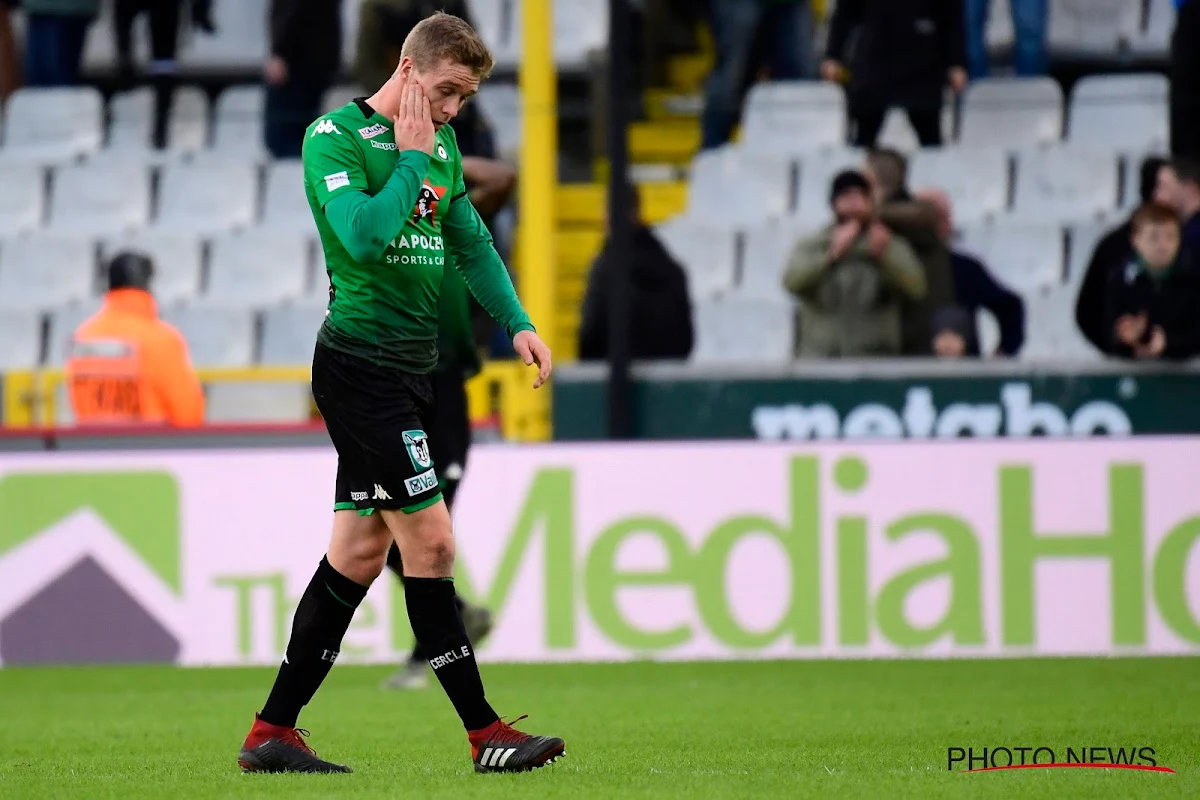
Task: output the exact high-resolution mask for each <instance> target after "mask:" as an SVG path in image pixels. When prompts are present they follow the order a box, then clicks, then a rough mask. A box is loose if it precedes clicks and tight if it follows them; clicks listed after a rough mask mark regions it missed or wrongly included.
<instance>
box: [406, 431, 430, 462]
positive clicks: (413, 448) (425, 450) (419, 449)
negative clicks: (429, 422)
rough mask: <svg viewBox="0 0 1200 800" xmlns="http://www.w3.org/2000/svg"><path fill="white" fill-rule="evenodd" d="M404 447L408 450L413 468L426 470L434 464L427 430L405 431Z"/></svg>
mask: <svg viewBox="0 0 1200 800" xmlns="http://www.w3.org/2000/svg"><path fill="white" fill-rule="evenodd" d="M404 448H405V449H406V450H408V459H409V460H410V461H412V465H413V469H418V470H426V469H429V468H430V467H432V466H433V456H432V455H431V454H430V452H429V437H428V436H426V435H425V431H405V432H404Z"/></svg>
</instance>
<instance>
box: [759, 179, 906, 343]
mask: <svg viewBox="0 0 1200 800" xmlns="http://www.w3.org/2000/svg"><path fill="white" fill-rule="evenodd" d="M829 203H830V206H831V207H832V209H833V216H834V221H833V223H832V224H831V225H830V226H829V227H828V228H827V229H826V230H824V231H823V232H821V233H818V234H816V235H815V236H809V237H806V238H804V239H801V240H800V242H798V243H797V244H796V247H795V248H794V249H793V251H792V254H791V257H790V259H789V260H788V265H787V272H786V273H785V275H784V279H783V285H784V287H785V288H786V289H787V290H788V291H789V292H791V293H792V294H793V295H795V296H796V297H798V298H800V300H801V302H802V303H803V306H804V307H803V310H802V312H801V314H800V343H799V347H798V350H797V355H798V356H799V357H801V358H856V357H859V356H895V355H900V354H901V353H902V352H903V343H904V342H903V333H902V326H901V316H902V313H903V309H902V302H903V300H905V299H908V300H916V299H918V298H920V297H921V296H922V295H924V294H925V274H924V270H922V269H921V262H920V261H919V260H918V259H917V254H916V253H915V252H913V249H912V248H911V247H910V246H909V244H908V242H906V241H904V239H903V238H901V237H899V236H896V235H894V234H893V233H892V232H891V231H889V230H888V228H887V227H886V226H885V225H883V224H882V223H881V222H879V220H878V219H876V218H875V201H874V200H873V199H872V193H871V184H870V182H869V181H868V180H867V178H866V176H865V175H863V174H862V173H861V172H858V171H855V170H847V171H845V172H842V173H840V174H838V176H837V177H836V178H834V179H833V186H832V188H831V190H830V195H829ZM929 347H930V345H929V343H928V341H927V342H926V349H929Z"/></svg>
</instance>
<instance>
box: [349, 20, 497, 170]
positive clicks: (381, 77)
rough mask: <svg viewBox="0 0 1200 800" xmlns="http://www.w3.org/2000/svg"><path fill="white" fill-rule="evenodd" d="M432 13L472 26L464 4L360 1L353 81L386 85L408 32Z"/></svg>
mask: <svg viewBox="0 0 1200 800" xmlns="http://www.w3.org/2000/svg"><path fill="white" fill-rule="evenodd" d="M435 11H444V12H445V13H447V14H453V15H454V16H456V17H458V18H459V19H464V20H466V21H467V22H468V23H470V24H471V26H472V27H474V25H475V22H474V20H472V19H471V16H470V12H469V11H468V9H467V3H466V0H363V2H362V7H361V9H360V10H359V15H358V36H357V40H356V42H355V47H354V79H355V80H356V81H357V82H358V85H359V86H382V85H383V84H385V83H387V80H388V78H390V77H392V73H393V72H395V71H396V65H397V64H399V63H400V48H401V46H402V45H403V44H404V40H405V38H407V37H408V32H409V31H411V30H412V29H413V27H414V26H415V25H416V24H417V23H418V22H420V21H421V20H423V19H425V18H426V17H428V16H430V15H431V14H433V13H434V12H435ZM518 22H519V21H518ZM514 24H517V23H514ZM455 132H456V133H457V132H458V128H457V126H455ZM464 153H465V151H464Z"/></svg>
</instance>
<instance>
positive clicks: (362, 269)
mask: <svg viewBox="0 0 1200 800" xmlns="http://www.w3.org/2000/svg"><path fill="white" fill-rule="evenodd" d="M491 67H492V56H491V54H490V53H489V52H488V50H487V47H486V46H485V45H484V44H483V42H482V41H481V40H480V39H479V37H478V35H476V33H475V32H474V31H473V30H472V29H471V27H470V26H469V25H467V24H466V23H465V22H463V21H462V20H461V19H459V18H458V17H453V16H449V15H447V14H434V15H433V16H431V17H428V18H427V19H425V20H423V21H422V22H421V23H419V24H418V25H417V26H416V27H415V28H414V29H413V31H412V33H410V34H409V36H408V38H407V39H406V40H405V42H404V46H403V48H402V50H401V59H400V63H399V65H398V66H397V68H396V72H395V73H394V74H393V75H392V77H391V78H390V79H389V80H388V81H387V83H385V84H384V85H383V87H382V88H381V89H379V91H377V92H376V93H375V94H374V95H372V96H371V97H369V98H365V99H359V100H355V101H353V102H351V103H348V104H347V105H346V106H345V107H343V108H341V109H338V110H336V111H333V112H331V113H329V114H326V115H325V116H324V117H322V118H320V119H318V120H316V121H315V122H314V123H313V124H312V125H311V126H310V127H309V129H308V131H307V132H306V133H305V141H304V154H303V160H304V182H305V188H306V190H307V194H308V201H309V206H310V208H311V209H312V212H313V217H314V218H315V220H316V224H317V231H318V233H319V234H320V237H321V244H322V247H323V248H324V251H325V263H326V267H327V270H328V272H329V280H330V290H329V293H330V300H329V311H328V313H327V315H326V317H325V323H324V325H323V326H322V327H321V330H320V332H319V333H318V335H317V345H316V349H315V352H314V354H313V365H312V390H313V397H314V399H315V400H316V402H317V407H318V408H319V409H320V411H321V414H322V416H323V417H324V418H325V423H326V427H327V428H328V431H329V435H330V438H331V439H332V440H333V444H334V447H335V448H336V450H337V453H338V474H337V479H336V486H335V490H334V493H335V494H334V500H335V504H334V509H335V513H334V522H333V535H332V537H331V540H330V544H329V549H328V552H327V553H326V555H325V557H324V558H323V559H321V562H320V564H319V565H318V566H317V570H316V573H315V574H314V575H313V578H312V580H311V581H310V583H309V584H308V587H307V588H306V589H305V590H304V594H303V595H302V596H301V598H300V603H299V605H298V606H297V608H296V613H295V616H294V618H293V620H292V633H291V638H290V640H289V641H288V646H287V651H286V653H285V655H284V658H283V663H282V664H281V665H280V667H279V673H278V675H277V677H276V679H275V684H274V686H272V688H271V692H270V695H269V696H268V697H267V701H266V704H265V705H264V706H263V708H262V710H261V712H259V713H258V714H257V715H256V716H255V721H254V725H253V727H252V728H251V729H250V733H249V734H248V735H247V737H246V740H245V743H244V744H243V746H242V749H241V751H240V753H239V754H238V763H239V764H240V765H241V767H242V769H243V770H246V771H258V772H349V771H350V769H349V767H346V766H342V765H340V764H335V763H332V762H329V761H325V760H323V759H321V758H319V757H318V756H317V754H316V753H315V752H314V751H313V750H312V749H311V748H310V747H309V746H308V745H307V744H306V743H305V741H304V740H303V739H302V738H301V732H300V731H299V730H297V728H296V722H297V719H298V717H299V715H300V710H301V709H302V708H303V707H304V706H305V705H306V704H307V703H308V702H309V700H311V699H312V697H313V695H314V694H316V691H317V689H318V688H319V687H320V685H321V682H322V681H323V680H324V679H325V676H326V675H328V674H329V670H330V669H331V668H332V667H333V663H334V661H335V660H336V659H337V656H338V650H339V649H340V647H341V642H342V637H343V636H344V635H345V633H346V629H347V628H348V627H349V625H350V620H351V618H352V617H353V615H354V610H355V609H356V608H357V607H358V605H359V603H361V602H362V599H363V597H364V596H365V595H366V593H367V588H368V587H369V586H370V585H371V583H372V581H374V580H375V578H377V577H378V576H379V575H380V573H381V572H382V571H383V568H384V563H385V561H386V558H387V553H388V548H389V546H390V544H391V543H392V541H393V540H394V541H395V542H396V545H397V547H398V548H399V550H400V554H401V557H402V559H403V563H404V596H405V602H406V604H407V607H408V618H409V622H410V623H411V625H412V630H413V633H414V634H415V636H416V639H417V641H418V642H420V644H421V647H422V648H423V650H424V651H425V653H427V654H428V656H429V664H430V666H431V667H432V668H433V671H434V675H435V676H436V677H437V679H438V681H439V683H440V684H441V686H442V689H443V690H444V691H445V692H446V694H447V695H448V696H449V698H450V702H451V703H452V704H453V706H454V709H455V711H457V712H458V715H459V717H460V718H461V720H462V723H463V726H464V727H465V728H466V730H467V738H468V741H469V743H470V747H471V758H472V761H473V762H474V765H475V770H476V771H477V772H521V771H525V770H528V769H533V768H535V767H540V766H543V765H545V764H547V763H549V762H551V761H553V760H555V759H556V758H558V757H559V756H561V755H562V754H563V752H564V748H565V746H564V743H563V740H562V739H559V738H554V737H545V736H530V735H528V734H526V733H523V732H521V731H519V730H517V729H516V728H514V727H512V726H511V725H509V724H507V723H505V722H504V721H502V720H501V719H500V718H499V716H498V715H497V714H496V712H495V711H493V710H492V707H491V706H490V705H489V704H488V701H487V698H486V697H485V694H484V689H483V681H482V680H481V678H480V675H479V667H478V665H477V664H476V662H475V654H474V652H473V650H472V647H471V645H470V643H469V641H468V639H467V634H466V631H465V630H464V628H463V622H462V618H461V617H460V616H459V614H458V611H457V609H456V608H455V604H454V595H455V592H454V582H453V579H452V576H453V574H454V538H453V536H452V534H451V526H450V515H449V512H448V511H447V510H446V504H445V502H444V501H443V499H442V494H441V490H440V489H439V487H438V479H437V476H436V473H435V471H434V463H433V458H432V456H431V455H430V442H429V439H428V437H427V435H426V433H425V427H426V420H428V419H429V418H430V414H431V408H432V404H433V402H434V397H433V391H432V388H431V378H430V375H429V373H430V372H431V371H432V370H433V369H434V367H435V366H436V364H437V360H438V357H437V346H436V339H437V327H438V292H439V288H440V286H441V282H442V275H443V268H448V269H457V270H458V271H459V272H460V274H461V275H462V276H463V278H464V280H465V281H466V283H467V286H468V287H469V288H470V291H471V293H472V294H473V295H474V296H475V297H476V298H477V299H478V300H479V302H480V304H481V305H482V306H483V308H484V309H485V310H487V312H488V314H490V315H491V316H492V317H493V318H494V319H495V320H496V321H497V322H499V323H500V324H501V325H502V326H503V327H504V328H505V329H506V330H507V331H508V334H509V336H510V337H511V338H512V341H513V348H514V349H515V350H516V352H517V353H518V355H519V356H520V357H521V358H522V360H523V361H524V362H525V363H526V364H529V365H534V364H536V365H537V368H538V374H537V378H536V379H535V381H534V387H535V388H536V387H540V386H542V385H543V384H544V383H545V382H546V380H547V379H548V378H549V377H550V371H551V360H550V349H549V348H548V347H546V345H545V343H544V342H542V340H541V339H540V338H539V337H538V335H537V333H536V332H535V330H534V328H533V325H532V324H531V323H530V321H529V317H528V315H526V313H525V311H524V310H523V309H522V307H521V304H520V302H519V301H518V300H517V296H516V292H515V291H514V290H513V286H512V282H511V281H510V280H509V277H508V272H507V270H505V268H504V264H503V262H502V261H501V260H500V257H499V255H498V254H497V253H496V251H495V248H494V247H493V246H492V242H491V237H490V236H489V235H488V234H487V231H486V229H485V227H484V225H483V223H482V222H481V221H480V218H479V215H478V213H476V211H475V209H474V208H473V207H472V205H471V202H470V199H469V198H468V196H467V192H466V189H465V187H464V183H463V176H462V159H461V155H460V153H459V150H458V146H457V143H456V141H455V136H454V131H453V129H452V128H451V127H450V125H448V124H447V123H448V122H449V121H450V120H451V119H453V117H454V116H455V115H456V114H457V113H458V111H459V109H460V108H461V107H462V104H463V103H464V102H465V101H466V100H467V99H468V98H469V97H470V96H471V95H473V94H475V92H476V90H477V89H478V87H479V83H480V81H481V80H483V79H484V78H485V77H486V76H487V75H488V73H489V72H490V70H491ZM447 262H449V263H447ZM367 508H373V509H375V513H371V514H359V513H358V511H359V510H360V509H367Z"/></svg>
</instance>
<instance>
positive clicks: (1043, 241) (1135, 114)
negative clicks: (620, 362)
mask: <svg viewBox="0 0 1200 800" xmlns="http://www.w3.org/2000/svg"><path fill="white" fill-rule="evenodd" d="M630 6H631V10H632V13H633V21H634V29H633V41H634V46H633V48H632V49H631V52H630V53H629V54H628V57H629V59H630V62H631V69H630V74H631V75H632V80H631V85H630V86H629V87H628V91H627V92H625V93H624V94H623V96H624V97H626V98H627V99H628V103H629V109H628V110H629V113H630V114H632V119H633V122H632V123H631V125H630V126H629V131H628V143H629V158H630V163H631V168H630V171H629V180H628V182H627V187H626V190H625V197H624V198H623V202H622V207H624V208H627V209H628V213H629V215H630V217H631V218H632V219H633V220H634V222H635V230H634V236H633V240H632V251H631V253H630V257H629V259H628V260H629V268H630V278H631V287H630V293H629V296H628V298H627V302H628V304H629V307H630V312H629V322H630V325H631V341H632V343H633V352H632V356H633V358H634V359H635V360H637V361H648V360H669V361H681V362H686V363H688V364H691V365H694V366H695V367H696V368H697V369H707V370H712V369H720V368H721V365H728V364H744V363H747V362H749V363H755V364H768V365H778V364H785V363H792V362H796V361H798V360H804V361H807V360H811V359H820V360H829V359H845V360H855V359H865V358H871V359H878V358H888V359H904V358H907V359H921V358H925V359H1013V360H1017V361H1018V362H1046V363H1054V364H1076V363H1089V362H1100V361H1101V360H1103V359H1134V360H1143V361H1164V360H1166V361H1184V360H1187V359H1190V358H1192V357H1193V356H1195V355H1197V354H1198V353H1200V261H1198V258H1200V253H1198V251H1197V248H1198V247H1200V50H1198V49H1197V48H1196V46H1195V44H1196V43H1197V41H1198V40H1200V0H990V2H989V0H824V1H823V2H822V1H821V0H704V1H703V2H694V1H693V0H630ZM553 8H554V17H553V23H552V27H551V31H552V35H553V37H554V48H553V53H554V65H553V66H554V72H555V75H554V77H555V87H556V108H555V113H556V115H557V123H556V130H557V143H558V145H557V152H555V153H550V154H543V156H544V157H546V158H549V159H551V160H552V162H553V167H554V170H555V174H556V176H557V178H556V180H557V183H556V186H555V188H554V197H553V199H552V201H551V202H550V203H548V205H547V207H548V208H550V209H552V210H553V214H554V216H555V218H554V219H553V220H550V221H549V223H548V227H547V230H548V231H549V232H550V233H549V235H550V236H552V237H553V243H554V247H553V250H552V252H553V253H554V256H553V258H552V263H548V264H546V263H540V262H537V263H534V262H533V260H532V259H531V260H530V261H529V263H527V262H526V261H524V260H522V256H521V253H520V252H519V248H517V247H515V244H516V242H517V241H518V236H517V233H516V232H517V231H518V230H520V227H521V226H522V225H525V224H530V223H529V221H528V220H527V219H526V218H525V217H524V216H523V214H522V210H521V209H520V208H519V207H518V204H517V202H516V200H517V197H518V194H517V192H516V191H515V189H516V187H517V186H518V185H519V181H520V176H521V174H522V166H523V165H522V164H521V158H522V157H523V151H522V113H523V106H522V102H521V91H522V86H523V76H522V74H521V70H522V69H525V68H526V67H523V66H522V63H523V47H522V38H521V37H522V31H523V30H524V29H525V28H524V25H523V18H522V10H521V3H520V0H438V1H437V2H434V1H433V0H190V1H188V0H15V1H14V0H0V99H2V100H3V106H2V112H0V113H2V117H0V119H2V123H0V124H2V130H3V138H2V139H0V184H2V185H3V191H2V192H0V371H5V372H8V373H28V374H38V373H42V372H46V373H47V374H52V373H53V372H54V371H55V370H58V369H60V368H61V367H62V366H63V364H64V361H65V360H66V359H67V357H68V353H69V351H68V344H69V342H70V340H71V337H72V335H73V333H74V331H75V330H76V329H77V328H78V327H79V325H80V324H82V323H83V322H84V321H85V320H87V319H88V318H90V317H91V316H92V315H93V314H95V313H96V311H97V309H98V308H100V304H101V302H102V298H103V295H104V294H105V293H106V292H108V291H110V290H113V289H119V288H128V286H127V285H126V284H122V283H121V281H122V280H126V279H127V277H128V276H127V274H126V273H124V272H121V271H120V270H117V271H116V272H114V271H112V270H110V269H109V262H110V260H111V259H112V257H113V256H114V255H116V254H118V253H130V252H132V253H137V254H140V255H142V256H144V257H145V258H146V259H148V260H149V261H150V262H152V269H151V270H150V272H151V273H152V275H153V278H152V279H148V280H147V281H146V282H145V283H146V288H147V289H148V290H149V292H150V293H151V294H152V295H153V298H154V301H155V305H154V308H155V310H154V312H153V313H154V314H156V315H161V317H162V319H163V320H165V321H168V322H169V323H170V324H171V325H173V326H174V327H175V328H176V329H178V330H179V331H180V332H181V334H182V336H183V338H184V340H185V341H186V343H187V346H188V350H189V352H190V359H191V361H192V362H194V363H195V364H196V366H197V367H200V368H201V371H202V373H204V372H205V371H206V370H207V371H208V373H209V376H208V377H206V378H205V381H204V384H205V391H206V393H207V396H208V403H207V410H206V419H207V420H208V421H210V422H221V421H247V420H258V421H264V420H270V421H297V420H303V419H307V418H309V416H310V415H311V407H310V406H309V402H308V398H307V395H306V394H305V390H304V387H303V385H302V384H303V381H302V380H301V381H299V382H295V381H293V383H294V384H296V385H290V384H289V383H288V382H287V381H280V382H271V383H261V384H256V385H254V386H250V385H248V384H247V383H246V381H245V380H244V379H246V378H247V376H248V377H249V378H250V379H253V378H254V377H255V376H256V375H257V376H258V377H260V378H261V377H262V375H263V374H265V373H263V372H262V370H264V369H269V368H272V367H292V368H302V367H304V366H305V365H306V364H307V363H308V360H309V358H310V357H311V347H312V343H313V335H314V333H315V329H316V327H317V326H318V325H319V321H320V319H321V316H322V313H323V302H324V298H325V294H326V289H327V281H326V278H325V274H324V266H323V264H321V263H320V258H321V257H320V253H319V250H318V249H317V248H316V246H315V229H314V228H313V226H312V223H311V219H310V216H309V211H308V208H307V205H306V202H305V198H304V193H303V189H302V185H301V178H300V172H301V171H300V167H299V164H298V161H297V159H298V157H299V155H300V148H301V146H302V143H303V134H304V130H305V128H306V127H307V125H308V124H309V123H310V122H311V121H312V120H313V119H314V118H315V117H317V116H318V115H319V114H321V113H323V112H324V111H327V110H330V109H332V108H334V107H337V106H339V105H341V104H343V103H345V102H347V101H348V100H350V99H351V98H353V97H356V96H361V95H365V94H369V93H370V92H371V91H373V90H374V89H375V88H376V87H378V86H379V85H380V84H382V83H383V82H384V81H385V80H386V79H387V77H388V76H389V75H390V74H391V71H392V69H393V68H394V66H395V64H396V62H397V61H398V58H399V49H400V45H401V43H402V42H403V40H404V37H405V36H406V34H407V32H408V31H409V30H410V29H411V27H412V26H413V25H414V24H415V23H416V21H418V20H419V19H421V18H422V17H423V16H425V15H426V14H428V13H430V12H432V11H433V10H437V9H442V10H446V11H448V12H450V13H454V14H457V15H459V16H462V17H465V18H467V19H468V20H470V21H471V22H472V24H474V25H475V26H476V28H477V29H478V30H479V31H480V32H481V33H482V34H483V36H484V37H485V39H486V40H487V41H488V42H489V44H490V45H491V47H492V48H493V51H494V52H495V54H496V56H497V62H498V67H497V70H496V74H495V75H494V77H493V79H492V80H491V81H489V82H488V83H487V84H486V85H485V86H484V87H483V89H482V90H481V92H480V94H479V96H478V100H477V102H475V103H473V104H470V105H469V106H468V107H467V110H466V111H465V112H464V113H463V114H462V115H461V116H460V117H459V118H458V119H457V120H455V122H454V126H455V129H456V132H457V136H458V140H459V142H460V144H461V146H462V150H463V152H464V155H465V156H467V157H470V158H474V159H478V163H477V165H476V166H477V167H478V169H477V170H475V174H474V180H473V187H472V188H473V191H477V194H476V200H477V203H478V204H480V205H481V207H482V210H483V211H484V213H485V216H486V220H487V222H488V224H489V227H490V228H491V229H492V231H493V235H494V236H495V238H496V241H497V244H498V248H499V249H500V251H501V253H502V254H503V255H504V256H505V258H506V260H507V261H508V262H509V263H510V268H511V269H512V271H513V274H514V278H515V280H516V282H517V283H518V288H521V287H522V286H523V285H526V286H527V285H529V284H530V283H531V282H537V284H538V285H539V286H540V287H542V289H543V290H544V291H546V292H548V293H549V296H550V297H551V298H552V309H553V320H550V321H548V322H547V325H546V326H547V327H548V328H549V329H550V330H551V331H552V334H551V335H550V344H551V346H552V347H553V348H554V349H555V353H556V356H557V358H556V360H558V361H561V362H567V363H569V362H571V361H574V360H580V361H585V362H586V361H603V360H605V359H606V357H607V353H608V343H609V339H610V335H609V334H610V332H609V330H608V324H609V320H610V313H609V309H610V301H611V295H612V274H613V265H612V263H611V258H610V256H609V253H608V251H609V248H608V243H607V235H606V226H607V218H606V217H607V214H606V209H607V205H606V199H605V198H606V190H605V187H606V185H607V179H608V164H607V161H606V158H605V153H606V142H605V136H606V133H605V131H606V128H605V119H606V116H607V112H608V107H609V103H610V97H611V96H614V94H613V93H612V92H611V91H610V89H611V87H609V86H607V85H606V81H607V80H608V72H607V69H606V66H607V59H608V58H609V57H610V56H611V55H612V54H611V53H610V52H609V51H608V50H607V49H606V43H607V39H608V22H609V21H608V4H607V3H606V2H598V1H597V0H555V2H554V3H553ZM469 177H470V176H469ZM116 273H120V275H119V276H118V278H117V279H114V278H113V277H112V276H113V274H116ZM118 284H120V285H118ZM477 316H478V315H477ZM477 344H478V345H479V347H480V350H481V352H482V353H484V354H485V355H486V356H487V358H489V359H491V360H492V361H496V360H502V359H505V358H509V357H510V355H511V354H510V352H509V348H508V346H507V343H506V342H504V341H503V336H502V335H499V334H498V332H497V331H496V330H495V328H494V326H491V325H489V324H488V322H487V321H486V320H484V319H482V318H481V319H480V322H479V325H478V330H477ZM220 370H225V371H226V372H225V374H224V376H222V374H220V373H219V371H220ZM239 370H240V371H241V372H238V371H239ZM256 370H257V371H258V372H257V373H256V372H255V371H256ZM301 377H303V376H301ZM28 386H33V387H35V388H36V382H34V383H30V384H28ZM21 398H23V399H21V400H20V401H19V402H18V401H11V402H9V403H6V404H5V408H6V412H5V419H4V422H5V423H7V424H17V421H18V418H26V421H28V420H30V419H35V418H38V415H39V413H41V412H39V410H38V404H39V403H40V404H43V405H44V406H45V408H48V409H52V411H51V412H49V416H50V418H51V419H52V421H54V422H58V423H69V422H70V421H71V409H70V408H69V404H67V403H63V402H61V398H60V401H59V402H57V403H55V397H54V392H53V391H50V394H49V396H42V395H39V393H38V392H37V391H36V390H35V389H29V388H28V387H27V389H26V390H24V391H23V394H21ZM25 401H28V403H27V405H28V406H29V408H24V407H23V406H22V403H24V402H25ZM476 416H478V414H477V415H476ZM41 418H43V419H44V418H45V414H43V415H42V417H41Z"/></svg>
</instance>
